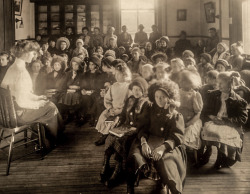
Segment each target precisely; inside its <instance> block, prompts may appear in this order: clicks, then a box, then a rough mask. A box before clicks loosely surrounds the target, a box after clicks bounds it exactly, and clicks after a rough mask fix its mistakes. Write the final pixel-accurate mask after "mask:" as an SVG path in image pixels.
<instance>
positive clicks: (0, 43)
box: [0, 0, 4, 51]
mask: <svg viewBox="0 0 250 194" xmlns="http://www.w3.org/2000/svg"><path fill="white" fill-rule="evenodd" d="M3 1H4V0H0V26H1V30H0V51H2V50H4V10H3V5H4V3H3Z"/></svg>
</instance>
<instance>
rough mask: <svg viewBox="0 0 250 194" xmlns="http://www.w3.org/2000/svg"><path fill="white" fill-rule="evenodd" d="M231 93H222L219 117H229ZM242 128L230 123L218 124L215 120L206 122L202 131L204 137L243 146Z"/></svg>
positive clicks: (230, 144)
mask: <svg viewBox="0 0 250 194" xmlns="http://www.w3.org/2000/svg"><path fill="white" fill-rule="evenodd" d="M228 98H229V95H227V94H224V93H222V95H221V107H220V110H219V112H218V114H217V117H218V118H219V119H223V118H227V117H228V115H227V107H226V100H227V99H228ZM240 134H241V129H240V128H236V127H231V126H228V125H216V124H215V123H214V122H213V121H209V122H206V123H205V125H204V129H203V131H202V139H203V140H206V141H214V142H220V143H223V144H226V145H228V146H231V147H236V148H242V145H243V141H242V139H241V137H240Z"/></svg>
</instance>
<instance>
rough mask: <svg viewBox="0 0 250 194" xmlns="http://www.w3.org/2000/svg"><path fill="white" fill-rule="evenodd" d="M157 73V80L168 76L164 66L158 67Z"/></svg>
mask: <svg viewBox="0 0 250 194" xmlns="http://www.w3.org/2000/svg"><path fill="white" fill-rule="evenodd" d="M155 75H156V79H157V80H163V79H166V78H167V77H168V74H167V72H166V71H165V69H164V68H163V67H157V68H156V71H155Z"/></svg>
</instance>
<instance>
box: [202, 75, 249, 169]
mask: <svg viewBox="0 0 250 194" xmlns="http://www.w3.org/2000/svg"><path fill="white" fill-rule="evenodd" d="M232 80H233V76H232V73H231V72H223V73H220V74H219V75H218V87H219V90H215V91H212V92H210V94H209V96H208V102H207V103H206V106H205V107H204V109H203V112H202V115H203V121H204V123H205V124H204V128H203V131H202V135H201V138H202V140H203V141H204V143H205V144H206V145H207V146H216V147H217V150H218V153H217V160H216V162H215V165H214V167H215V168H216V169H220V168H223V167H230V166H232V165H233V164H235V163H236V161H241V153H242V146H243V131H242V125H244V124H245V123H246V121H247V109H246V107H247V102H246V101H245V100H243V99H242V98H241V97H240V96H239V95H237V94H236V93H235V92H234V91H233V90H232ZM210 152H211V149H210ZM210 155H211V154H206V157H208V159H209V157H210ZM208 159H207V158H204V160H208Z"/></svg>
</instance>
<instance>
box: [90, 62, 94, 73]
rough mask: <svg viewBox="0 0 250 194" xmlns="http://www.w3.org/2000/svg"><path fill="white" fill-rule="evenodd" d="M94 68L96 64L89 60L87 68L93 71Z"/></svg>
mask: <svg viewBox="0 0 250 194" xmlns="http://www.w3.org/2000/svg"><path fill="white" fill-rule="evenodd" d="M95 69H96V65H95V64H94V63H93V62H89V70H90V71H94V70H95Z"/></svg>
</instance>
